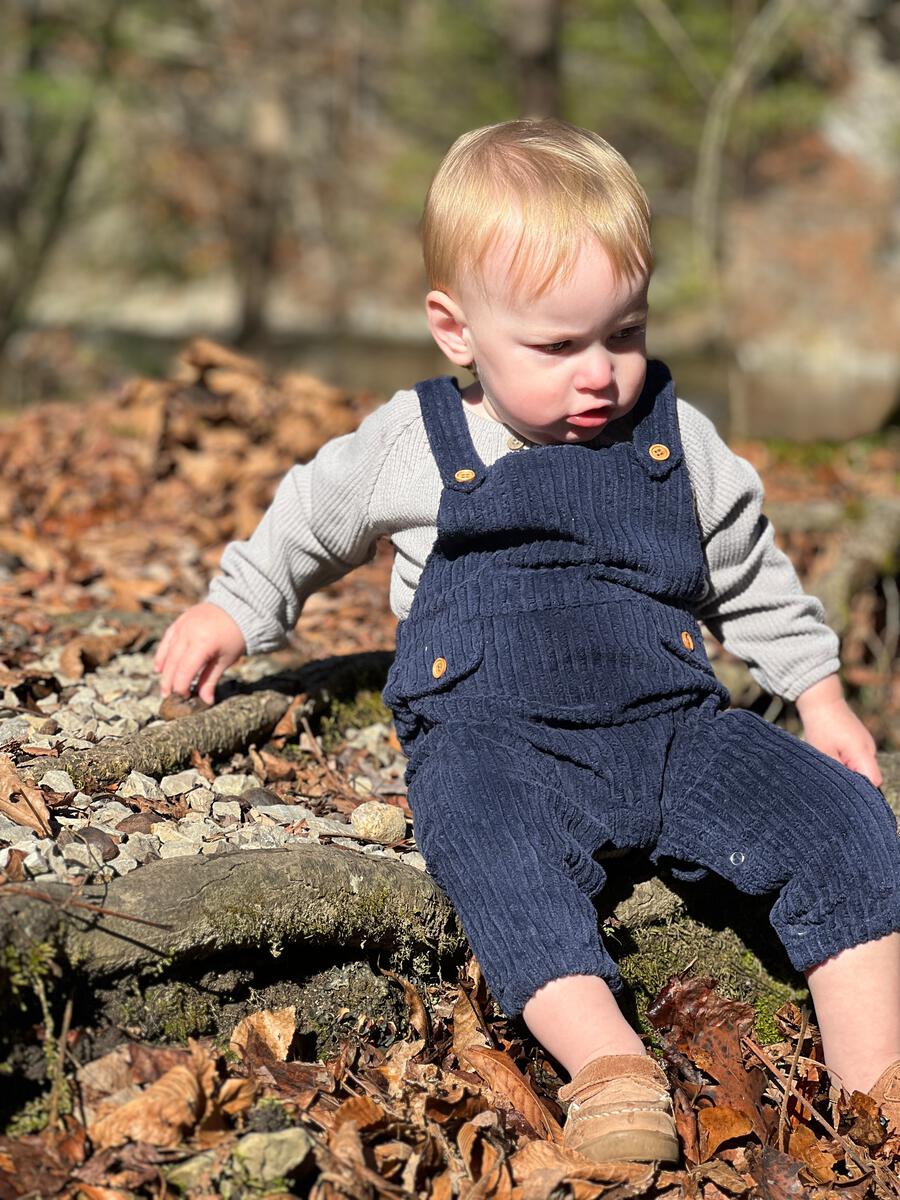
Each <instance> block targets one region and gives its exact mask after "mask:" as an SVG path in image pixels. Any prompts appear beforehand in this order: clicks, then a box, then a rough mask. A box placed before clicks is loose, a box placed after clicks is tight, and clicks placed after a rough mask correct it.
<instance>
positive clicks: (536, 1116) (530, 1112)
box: [465, 1046, 562, 1142]
mask: <svg viewBox="0 0 900 1200" xmlns="http://www.w3.org/2000/svg"><path fill="white" fill-rule="evenodd" d="M465 1056H466V1061H467V1062H469V1063H471V1064H472V1066H473V1067H474V1068H475V1070H476V1071H477V1072H478V1074H479V1075H480V1076H481V1078H482V1079H483V1080H484V1081H485V1083H486V1084H487V1085H488V1087H489V1088H490V1089H491V1091H492V1092H494V1093H495V1094H496V1095H500V1096H503V1097H505V1098H506V1099H507V1100H508V1101H509V1103H510V1104H511V1105H512V1106H513V1108H514V1109H516V1111H517V1112H519V1113H521V1114H522V1116H523V1117H524V1118H525V1120H526V1121H527V1122H528V1124H529V1125H530V1126H531V1128H532V1129H533V1130H534V1131H535V1133H536V1134H538V1136H539V1137H545V1138H549V1139H550V1140H551V1141H554V1142H561V1141H562V1126H561V1125H560V1124H559V1122H558V1121H557V1120H556V1118H555V1117H554V1116H553V1115H552V1114H551V1113H550V1112H549V1111H548V1109H547V1108H546V1107H545V1106H544V1104H543V1103H542V1102H541V1101H540V1099H539V1098H538V1096H537V1095H536V1093H535V1091H534V1088H533V1087H532V1086H531V1084H530V1083H529V1082H528V1080H527V1079H526V1078H525V1076H524V1075H523V1074H522V1072H521V1071H520V1070H519V1068H518V1067H517V1066H516V1064H515V1063H514V1062H513V1061H512V1059H511V1058H510V1057H509V1055H507V1054H504V1053H503V1051H502V1050H491V1049H488V1048H486V1047H483V1046H469V1047H468V1049H467V1050H466V1052H465Z"/></svg>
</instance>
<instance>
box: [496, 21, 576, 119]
mask: <svg viewBox="0 0 900 1200" xmlns="http://www.w3.org/2000/svg"><path fill="white" fill-rule="evenodd" d="M562 25H563V13H562V0H508V6H507V22H506V41H507V44H508V46H509V49H510V53H511V55H512V60H513V71H514V77H515V79H516V80H517V81H518V85H519V110H520V112H521V114H522V116H523V117H559V116H562V73H561V65H560V58H561V55H560V39H561V34H562Z"/></svg>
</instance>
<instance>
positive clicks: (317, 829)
mask: <svg viewBox="0 0 900 1200" xmlns="http://www.w3.org/2000/svg"><path fill="white" fill-rule="evenodd" d="M306 827H307V829H309V832H310V833H311V834H313V835H314V838H315V840H318V838H319V837H320V836H323V835H327V836H328V837H335V836H337V837H341V835H346V833H347V822H346V821H333V820H332V819H331V818H330V817H314V816H312V814H310V815H309V816H308V817H306Z"/></svg>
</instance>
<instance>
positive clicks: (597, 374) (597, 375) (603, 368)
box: [575, 345, 613, 392]
mask: <svg viewBox="0 0 900 1200" xmlns="http://www.w3.org/2000/svg"><path fill="white" fill-rule="evenodd" d="M579 366H580V370H579V373H578V376H577V377H576V380H575V387H576V388H578V389H579V390H582V391H587V392H597V391H599V390H600V389H601V388H605V387H608V386H609V384H610V383H611V382H612V378H613V364H612V356H611V355H610V353H609V351H608V350H607V349H606V347H605V346H601V345H595V346H591V347H589V348H588V349H587V350H586V351H585V355H584V359H583V360H582V362H581V363H580V364H579Z"/></svg>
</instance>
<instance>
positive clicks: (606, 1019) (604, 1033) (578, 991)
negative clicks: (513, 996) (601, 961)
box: [522, 975, 646, 1076]
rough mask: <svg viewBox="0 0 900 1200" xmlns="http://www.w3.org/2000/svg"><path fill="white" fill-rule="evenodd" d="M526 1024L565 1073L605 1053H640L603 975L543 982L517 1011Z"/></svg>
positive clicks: (637, 1041)
mask: <svg viewBox="0 0 900 1200" xmlns="http://www.w3.org/2000/svg"><path fill="white" fill-rule="evenodd" d="M522 1016H523V1017H524V1019H525V1024H526V1025H527V1026H528V1028H529V1029H530V1030H531V1032H532V1033H533V1034H534V1036H535V1037H536V1038H537V1040H538V1041H539V1042H540V1043H541V1045H542V1046H543V1047H544V1048H545V1049H546V1050H549V1051H550V1053H551V1054H552V1055H553V1057H554V1058H555V1059H557V1060H558V1061H559V1062H561V1063H562V1065H563V1066H564V1067H565V1068H566V1070H567V1071H568V1072H569V1074H570V1075H573V1076H574V1075H577V1074H578V1072H579V1071H580V1070H581V1069H582V1067H584V1066H585V1065H586V1064H587V1063H589V1062H590V1061H591V1060H592V1059H595V1058H599V1057H601V1055H604V1054H645V1053H646V1051H645V1049H644V1044H643V1042H642V1041H641V1039H640V1038H639V1037H638V1035H637V1034H636V1033H635V1031H634V1030H633V1029H632V1028H631V1026H630V1025H629V1024H628V1022H627V1021H626V1019H625V1017H624V1016H623V1014H622V1010H621V1009H620V1008H619V1005H618V1004H617V1002H616V998H615V996H614V995H613V994H612V992H611V991H610V989H609V985H608V984H607V982H606V981H605V980H604V979H600V978H599V977H598V976H596V975H567V976H565V978H563V979H554V980H551V982H550V983H545V984H544V986H543V987H542V988H539V989H538V991H536V992H535V994H534V995H533V996H532V997H531V999H530V1000H529V1001H528V1003H527V1004H526V1005H525V1008H524V1009H523V1011H522Z"/></svg>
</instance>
